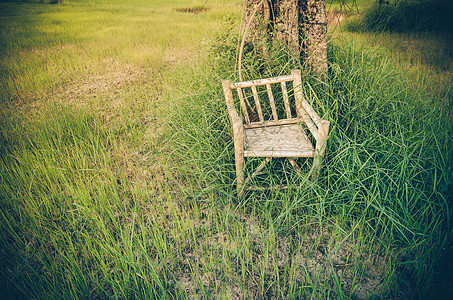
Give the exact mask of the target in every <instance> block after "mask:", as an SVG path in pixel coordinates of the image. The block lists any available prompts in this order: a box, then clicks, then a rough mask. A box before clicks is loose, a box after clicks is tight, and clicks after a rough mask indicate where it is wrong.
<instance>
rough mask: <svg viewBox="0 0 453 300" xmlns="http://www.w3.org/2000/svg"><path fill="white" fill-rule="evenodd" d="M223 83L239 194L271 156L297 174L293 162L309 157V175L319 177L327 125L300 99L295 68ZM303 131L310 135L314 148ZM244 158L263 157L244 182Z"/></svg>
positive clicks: (299, 82)
mask: <svg viewBox="0 0 453 300" xmlns="http://www.w3.org/2000/svg"><path fill="white" fill-rule="evenodd" d="M222 85H223V92H224V94H225V100H226V104H227V108H228V114H229V116H230V120H231V124H232V127H233V138H234V151H235V160H236V176H237V189H238V194H239V196H241V195H242V194H243V192H244V187H245V186H246V185H247V184H248V183H249V182H250V181H251V180H252V179H253V178H254V177H255V176H256V175H258V174H259V172H261V171H262V169H263V168H264V166H265V165H266V163H268V162H269V161H270V160H271V158H272V157H287V158H288V159H289V161H290V163H291V164H292V165H293V166H294V168H295V169H296V170H297V171H299V172H300V171H301V170H300V168H299V166H298V165H297V163H296V161H295V160H294V158H298V157H308V158H313V165H312V177H313V178H316V177H317V175H318V173H319V168H320V165H321V161H322V158H323V157H324V152H325V149H326V142H327V136H328V131H329V125H330V122H329V121H327V120H322V119H321V118H320V117H319V116H318V114H317V113H316V112H315V111H314V110H313V108H312V107H311V106H310V104H309V103H308V102H307V101H306V100H305V99H304V98H303V93H302V80H301V73H300V70H294V71H292V72H291V75H287V76H279V77H273V78H266V79H259V80H252V81H244V82H237V83H231V82H230V81H229V80H225V81H223V82H222ZM233 90H235V92H234V93H233ZM288 90H289V91H290V92H288ZM233 94H234V95H233ZM274 94H275V95H276V97H274ZM260 97H261V99H260ZM235 99H236V101H237V99H239V104H240V105H239V106H240V111H241V112H242V113H241V115H240V114H239V113H238V111H237V110H236V107H235V104H234V101H235ZM290 99H294V102H293V103H291V102H290ZM251 103H252V104H254V105H253V106H252V104H251ZM269 107H270V108H269ZM294 112H295V113H296V114H295V117H293V114H294ZM244 121H245V122H244ZM306 128H308V132H309V133H311V136H312V139H313V140H314V142H315V147H313V144H312V141H311V140H310V137H309V136H308V135H307V133H306V130H305V129H306ZM245 157H265V158H266V159H265V160H264V161H263V162H262V163H261V165H259V166H258V168H257V169H256V170H255V172H254V173H253V174H252V175H251V177H249V178H247V179H246V180H245V179H244V158H245Z"/></svg>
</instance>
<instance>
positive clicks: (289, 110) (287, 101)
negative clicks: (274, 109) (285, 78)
mask: <svg viewBox="0 0 453 300" xmlns="http://www.w3.org/2000/svg"><path fill="white" fill-rule="evenodd" d="M281 85H282V92H283V102H285V110H286V117H287V118H288V119H291V108H290V106H289V99H288V91H287V90H286V83H285V82H282V83H281Z"/></svg>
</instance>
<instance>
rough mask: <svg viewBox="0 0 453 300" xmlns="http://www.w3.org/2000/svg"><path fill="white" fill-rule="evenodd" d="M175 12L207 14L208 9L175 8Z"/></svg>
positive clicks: (196, 7)
mask: <svg viewBox="0 0 453 300" xmlns="http://www.w3.org/2000/svg"><path fill="white" fill-rule="evenodd" d="M175 10H176V11H177V12H182V13H192V14H198V13H202V12H207V11H208V10H209V9H208V8H207V7H204V6H193V7H183V8H176V9H175Z"/></svg>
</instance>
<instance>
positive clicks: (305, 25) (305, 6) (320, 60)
mask: <svg viewBox="0 0 453 300" xmlns="http://www.w3.org/2000/svg"><path fill="white" fill-rule="evenodd" d="M299 3H300V6H299V12H300V20H301V22H300V23H301V30H302V32H303V34H304V38H303V40H302V49H303V51H304V53H305V62H306V63H307V64H308V66H310V68H311V69H312V70H313V71H315V72H316V73H320V74H321V73H322V74H327V15H326V3H325V1H324V0H302V1H299Z"/></svg>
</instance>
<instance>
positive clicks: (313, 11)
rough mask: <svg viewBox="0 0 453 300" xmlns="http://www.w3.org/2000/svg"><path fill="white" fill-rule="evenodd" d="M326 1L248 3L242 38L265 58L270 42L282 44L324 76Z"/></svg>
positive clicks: (250, 0)
mask: <svg viewBox="0 0 453 300" xmlns="http://www.w3.org/2000/svg"><path fill="white" fill-rule="evenodd" d="M325 4H326V3H325V0H247V3H246V8H245V17H244V24H245V26H244V28H245V27H247V24H249V28H248V32H245V33H244V36H243V38H245V40H246V41H247V42H249V43H250V44H252V45H253V47H254V48H255V49H258V50H259V51H261V52H262V53H263V55H266V52H267V45H268V43H269V42H270V40H274V42H275V41H277V42H280V43H283V44H285V45H287V46H288V48H289V49H290V50H291V52H292V53H293V56H294V57H295V58H297V59H299V58H300V56H301V53H302V54H303V55H302V56H303V58H304V62H305V63H306V64H307V65H308V66H309V67H310V68H311V69H312V70H313V71H314V72H316V73H327V16H326V5H325Z"/></svg>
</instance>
